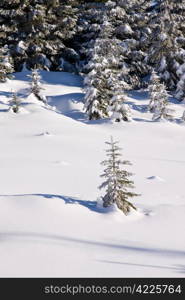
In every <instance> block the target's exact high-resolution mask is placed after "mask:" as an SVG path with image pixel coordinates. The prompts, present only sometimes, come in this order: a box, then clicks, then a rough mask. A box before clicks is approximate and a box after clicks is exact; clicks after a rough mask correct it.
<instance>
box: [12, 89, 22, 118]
mask: <svg viewBox="0 0 185 300" xmlns="http://www.w3.org/2000/svg"><path fill="white" fill-rule="evenodd" d="M20 105H21V99H20V98H18V96H17V94H16V93H15V92H13V93H12V99H11V100H10V106H11V110H12V111H13V112H14V113H18V112H19V110H20Z"/></svg>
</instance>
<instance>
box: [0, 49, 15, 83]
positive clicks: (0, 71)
mask: <svg viewBox="0 0 185 300" xmlns="http://www.w3.org/2000/svg"><path fill="white" fill-rule="evenodd" d="M13 71H14V70H13V66H12V63H11V58H10V56H9V55H8V50H7V48H6V47H4V48H1V49H0V82H6V80H7V79H8V78H9V79H10V78H11V73H13Z"/></svg>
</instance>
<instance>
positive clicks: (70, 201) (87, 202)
mask: <svg viewBox="0 0 185 300" xmlns="http://www.w3.org/2000/svg"><path fill="white" fill-rule="evenodd" d="M9 196H13V197H24V196H39V197H43V198H46V199H53V200H54V199H60V200H62V201H64V202H65V204H74V205H82V206H84V207H86V208H88V209H89V210H92V211H94V212H97V213H106V212H107V211H106V210H105V209H104V208H103V207H102V208H101V207H99V206H97V201H90V200H79V199H77V198H74V197H70V196H64V195H55V194H39V193H38V194H18V195H0V197H9Z"/></svg>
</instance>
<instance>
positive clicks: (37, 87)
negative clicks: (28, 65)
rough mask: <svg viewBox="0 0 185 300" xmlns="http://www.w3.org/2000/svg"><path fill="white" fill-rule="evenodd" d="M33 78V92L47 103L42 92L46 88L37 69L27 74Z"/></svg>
mask: <svg viewBox="0 0 185 300" xmlns="http://www.w3.org/2000/svg"><path fill="white" fill-rule="evenodd" d="M27 76H28V77H29V78H31V93H33V94H34V95H35V97H36V98H37V99H38V100H40V101H43V102H44V103H46V97H45V96H44V95H42V94H41V91H42V90H44V88H43V87H42V84H41V76H40V74H39V72H38V70H37V69H33V70H32V73H31V75H27Z"/></svg>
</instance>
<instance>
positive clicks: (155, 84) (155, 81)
mask: <svg viewBox="0 0 185 300" xmlns="http://www.w3.org/2000/svg"><path fill="white" fill-rule="evenodd" d="M159 85H160V78H159V76H158V75H157V73H156V72H155V71H154V70H153V71H152V73H151V77H150V82H149V86H148V91H149V96H150V102H149V107H148V109H149V111H150V112H154V108H155V102H156V98H157V96H158V92H159Z"/></svg>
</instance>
